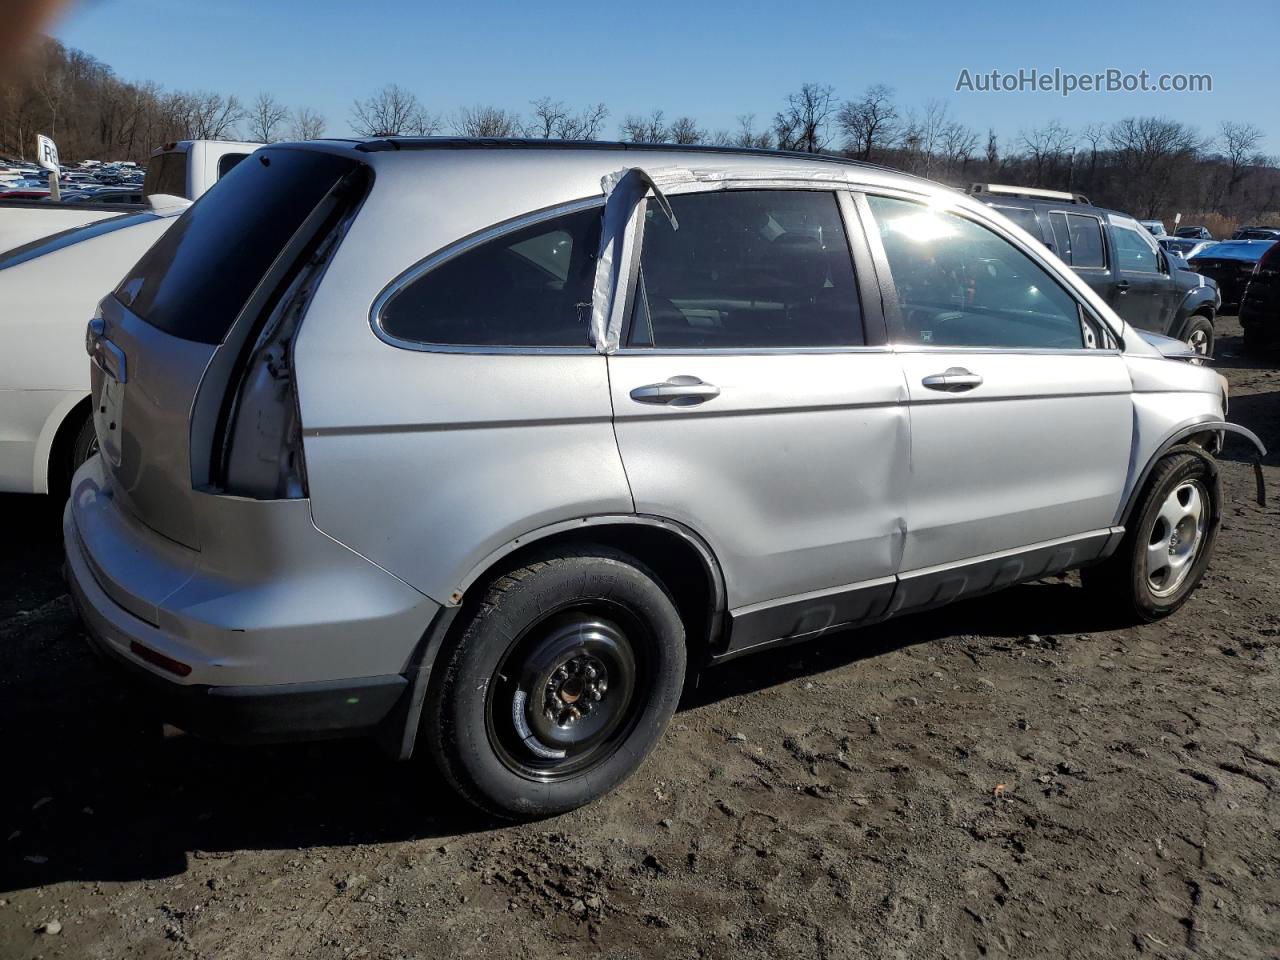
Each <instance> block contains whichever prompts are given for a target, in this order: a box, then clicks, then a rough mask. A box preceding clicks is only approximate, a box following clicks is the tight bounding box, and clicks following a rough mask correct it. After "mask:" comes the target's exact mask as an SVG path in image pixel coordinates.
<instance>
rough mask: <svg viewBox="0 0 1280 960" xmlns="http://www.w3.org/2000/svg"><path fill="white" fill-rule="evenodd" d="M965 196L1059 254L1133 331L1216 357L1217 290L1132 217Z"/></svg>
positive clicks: (1032, 198) (1013, 194) (988, 191)
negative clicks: (1146, 332) (1147, 332)
mask: <svg viewBox="0 0 1280 960" xmlns="http://www.w3.org/2000/svg"><path fill="white" fill-rule="evenodd" d="M969 193H970V194H971V195H973V196H974V197H976V198H977V199H979V200H981V201H983V202H984V203H986V204H988V205H989V206H991V207H994V208H995V209H996V210H999V211H1000V212H1001V213H1003V214H1004V215H1005V216H1006V217H1008V218H1009V219H1010V220H1012V221H1013V222H1014V223H1016V224H1017V225H1018V226H1020V227H1022V229H1024V230H1026V231H1027V232H1028V233H1030V234H1031V235H1032V236H1033V237H1035V238H1036V239H1038V240H1039V241H1040V242H1041V243H1043V244H1044V245H1045V246H1047V247H1048V248H1049V249H1050V250H1052V251H1053V252H1054V253H1056V254H1057V255H1058V257H1059V258H1060V259H1062V260H1063V261H1064V262H1065V263H1067V264H1068V265H1069V266H1070V267H1071V268H1072V269H1073V270H1075V272H1076V273H1078V274H1080V276H1081V278H1083V279H1084V281H1085V282H1086V283H1088V284H1089V286H1091V287H1092V288H1093V289H1094V290H1095V291H1097V293H1098V295H1099V296H1101V297H1102V299H1104V300H1106V301H1107V303H1108V304H1109V305H1110V306H1111V308H1112V309H1113V310H1115V312H1116V313H1118V314H1120V316H1122V317H1123V318H1124V319H1125V320H1127V321H1128V322H1129V323H1130V324H1132V325H1133V326H1134V327H1137V328H1138V329H1140V330H1150V331H1152V332H1154V333H1159V334H1163V335H1165V336H1168V337H1175V338H1177V339H1178V340H1183V341H1186V343H1187V344H1189V345H1190V346H1191V348H1192V349H1193V350H1195V352H1196V353H1199V354H1203V355H1204V356H1212V355H1213V341H1214V332H1213V319H1214V317H1215V316H1217V313H1218V308H1219V307H1221V305H1222V302H1221V299H1220V298H1219V295H1218V286H1217V284H1216V283H1215V282H1214V281H1213V280H1211V279H1208V278H1206V277H1203V276H1201V275H1200V274H1198V273H1195V272H1193V271H1191V270H1188V269H1187V268H1186V263H1185V262H1184V261H1183V260H1182V259H1181V258H1177V259H1174V258H1171V257H1170V256H1169V255H1168V254H1167V253H1166V252H1165V251H1163V250H1161V249H1160V246H1159V244H1157V243H1156V240H1155V238H1154V237H1153V236H1152V235H1151V233H1150V231H1148V230H1147V229H1146V228H1145V227H1143V226H1142V225H1141V224H1140V223H1139V222H1138V221H1137V220H1135V219H1134V218H1133V217H1131V216H1129V215H1128V214H1126V213H1119V212H1118V211H1115V210H1106V209H1104V208H1102V207H1095V206H1093V205H1092V204H1090V203H1089V199H1088V198H1087V197H1085V196H1083V195H1082V194H1078V193H1065V192H1062V191H1059V190H1037V189H1033V188H1030V187H1011V186H1001V185H998V184H988V183H975V184H973V185H972V186H970V187H969Z"/></svg>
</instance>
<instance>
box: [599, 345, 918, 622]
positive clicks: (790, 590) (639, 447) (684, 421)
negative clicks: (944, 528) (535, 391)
mask: <svg viewBox="0 0 1280 960" xmlns="http://www.w3.org/2000/svg"><path fill="white" fill-rule="evenodd" d="M609 374H610V377H609V380H610V384H611V386H612V389H613V408H614V411H615V414H616V426H617V437H618V448H619V449H620V450H621V452H622V461H623V463H624V464H625V466H626V471H627V478H628V480H629V481H630V483H631V490H632V493H633V494H634V496H635V501H636V509H637V510H638V511H640V512H641V513H649V514H656V515H659V516H667V517H671V518H672V519H674V520H677V521H679V522H680V523H683V524H686V525H687V526H689V527H691V528H692V529H694V530H696V531H698V532H699V533H700V534H701V535H702V536H703V537H705V538H706V539H707V542H708V543H709V544H710V545H711V548H712V549H713V550H714V551H715V554H716V557H717V559H718V560H719V561H720V564H721V566H722V567H723V568H724V571H725V581H726V584H727V585H728V593H729V595H728V603H729V606H730V608H731V609H732V608H737V607H743V606H748V605H751V604H756V603H760V602H763V601H768V600H773V599H776V598H779V597H787V596H791V595H793V594H803V593H809V592H812V591H815V590H823V589H826V588H829V587H835V586H839V585H841V584H851V583H856V582H859V581H863V580H872V579H877V578H881V577H885V576H889V575H892V574H893V573H895V572H896V570H897V567H898V562H899V559H900V557H901V554H902V542H903V535H904V529H905V517H906V511H907V497H906V493H907V487H908V483H907V481H908V470H909V445H910V427H909V419H908V414H907V409H906V406H905V403H904V401H905V400H906V394H905V391H904V389H903V383H902V372H901V369H900V367H899V365H898V361H897V359H896V357H895V356H894V355H893V353H892V352H891V351H889V350H850V351H846V352H841V353H810V354H805V353H779V354H760V355H752V354H737V355H733V354H729V355H725V354H720V355H717V354H713V353H707V354H705V355H702V356H697V357H693V356H666V355H663V354H661V353H660V352H658V353H657V354H656V355H641V354H640V353H639V352H638V351H637V352H634V353H619V354H617V355H615V356H613V357H611V358H610V359H609ZM680 375H688V376H696V377H699V378H700V379H702V380H703V381H705V382H706V383H709V384H714V385H715V386H717V387H719V389H720V395H719V396H718V397H716V398H715V399H714V400H712V401H710V402H708V403H705V404H701V405H698V406H688V407H681V406H675V405H667V406H655V405H652V404H645V403H638V402H636V401H635V400H633V399H632V398H631V395H630V394H631V391H632V390H634V389H636V388H637V387H641V386H644V385H647V384H654V383H662V382H663V381H666V380H668V379H670V378H671V377H674V376H680Z"/></svg>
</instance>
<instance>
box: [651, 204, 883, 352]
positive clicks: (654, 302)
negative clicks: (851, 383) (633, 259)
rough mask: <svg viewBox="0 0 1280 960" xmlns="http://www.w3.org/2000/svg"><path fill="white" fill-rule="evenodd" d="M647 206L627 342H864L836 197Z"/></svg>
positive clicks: (816, 344) (830, 344)
mask: <svg viewBox="0 0 1280 960" xmlns="http://www.w3.org/2000/svg"><path fill="white" fill-rule="evenodd" d="M671 206H672V209H673V211H674V213H675V215H676V220H677V222H678V223H679V229H678V230H676V229H672V226H671V222H670V221H669V220H668V219H667V217H666V216H665V215H664V214H663V213H662V212H661V211H660V210H657V209H656V208H655V207H654V205H652V204H651V205H649V206H648V208H647V209H646V210H645V214H644V216H645V223H644V240H643V247H642V253H641V258H640V282H639V285H638V286H639V290H638V295H637V298H636V305H635V309H634V311H633V314H632V318H631V328H630V336H629V339H628V345H629V346H632V347H656V348H664V347H669V348H688V347H706V348H712V349H714V348H751V347H757V348H769V347H838V346H856V345H861V344H863V343H865V342H866V340H865V336H864V333H863V325H862V311H861V306H860V303H859V300H858V288H857V283H856V281H855V278H854V272H853V258H852V254H851V253H850V250H849V242H848V239H847V238H846V236H845V232H844V223H843V221H842V220H841V217H840V208H839V205H838V203H837V201H836V197H835V194H833V193H828V192H819V191H812V190H742V191H716V192H713V193H700V194H687V195H684V196H676V197H671Z"/></svg>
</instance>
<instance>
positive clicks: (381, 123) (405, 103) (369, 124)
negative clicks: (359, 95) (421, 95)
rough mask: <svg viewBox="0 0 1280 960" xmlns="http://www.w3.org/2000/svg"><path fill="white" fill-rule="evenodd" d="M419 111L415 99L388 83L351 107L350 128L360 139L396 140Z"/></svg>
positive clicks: (398, 87) (408, 92)
mask: <svg viewBox="0 0 1280 960" xmlns="http://www.w3.org/2000/svg"><path fill="white" fill-rule="evenodd" d="M421 110H422V108H421V106H420V105H419V103H418V98H417V97H415V96H414V95H413V94H412V93H411V92H410V91H408V90H405V89H403V88H402V87H400V86H399V85H397V84H394V83H389V84H387V85H386V86H385V87H383V88H382V89H381V90H379V91H378V92H377V93H375V94H373V95H372V96H371V97H369V98H368V99H365V100H357V101H355V102H354V103H353V104H352V105H351V129H353V130H354V131H355V132H356V133H358V134H360V136H363V137H398V136H400V135H401V134H403V133H405V132H406V131H407V130H408V129H409V127H410V124H411V122H412V121H413V120H414V118H415V117H416V116H417V115H418V114H419V113H420V112H421Z"/></svg>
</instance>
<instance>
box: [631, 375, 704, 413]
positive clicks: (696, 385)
mask: <svg viewBox="0 0 1280 960" xmlns="http://www.w3.org/2000/svg"><path fill="white" fill-rule="evenodd" d="M718 396H720V388H719V387H717V386H716V385H715V384H714V383H704V382H703V381H701V380H699V379H698V378H697V377H690V376H685V375H681V376H678V377H671V378H670V379H669V380H666V381H664V382H662V383H650V384H647V385H645V386H643V387H636V388H635V389H634V390H632V391H631V399H632V400H634V401H636V403H661V404H666V405H668V406H672V407H691V406H693V405H694V404H698V403H706V402H707V401H708V400H712V399H714V398H716V397H718Z"/></svg>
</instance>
